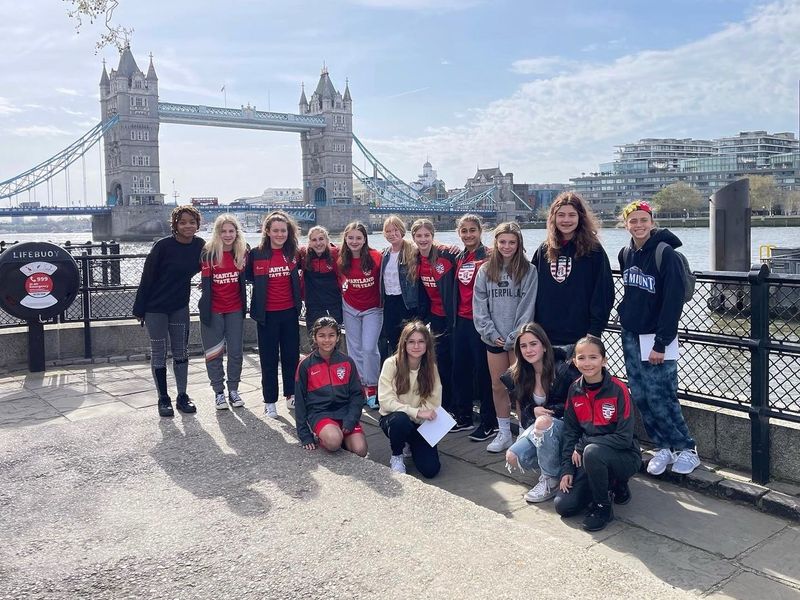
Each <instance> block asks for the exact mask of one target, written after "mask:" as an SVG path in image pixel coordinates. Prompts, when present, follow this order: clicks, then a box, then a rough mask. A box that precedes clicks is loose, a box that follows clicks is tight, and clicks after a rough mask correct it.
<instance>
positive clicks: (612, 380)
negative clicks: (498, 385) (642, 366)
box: [555, 336, 642, 531]
mask: <svg viewBox="0 0 800 600" xmlns="http://www.w3.org/2000/svg"><path fill="white" fill-rule="evenodd" d="M573 360H574V361H575V366H577V367H578V370H579V371H580V372H581V378H580V379H578V381H576V382H575V383H573V384H572V387H571V388H570V390H569V395H568V396H567V405H566V409H565V411H564V440H563V446H562V447H563V452H562V454H561V473H562V475H561V485H560V486H559V491H558V494H557V495H556V500H555V507H556V512H557V513H558V514H560V515H561V516H562V517H569V516H572V515H574V514H576V513H578V512H580V511H581V510H583V508H584V507H585V506H586V505H589V512H588V513H587V515H586V518H585V519H584V520H583V528H584V529H585V530H587V531H599V530H601V529H603V528H604V527H605V526H606V525H607V524H608V523H609V522H611V521H612V520H613V519H614V510H613V507H612V503H614V502H616V503H617V504H627V503H628V502H630V499H631V492H630V488H628V480H629V479H630V478H631V477H633V476H634V475H635V474H636V472H637V471H639V467H640V466H641V463H642V454H641V450H640V449H639V444H638V442H637V441H636V437H635V436H634V433H633V427H634V410H633V403H632V402H631V397H630V394H629V393H628V388H627V387H625V384H624V383H622V382H621V381H620V380H619V379H617V378H616V377H612V376H611V375H610V374H609V372H608V371H607V370H606V368H605V364H606V349H605V346H604V345H603V342H601V341H600V340H599V339H598V338H596V337H588V336H587V337H584V338H581V339H580V340H578V343H577V344H575V357H574V359H573Z"/></svg>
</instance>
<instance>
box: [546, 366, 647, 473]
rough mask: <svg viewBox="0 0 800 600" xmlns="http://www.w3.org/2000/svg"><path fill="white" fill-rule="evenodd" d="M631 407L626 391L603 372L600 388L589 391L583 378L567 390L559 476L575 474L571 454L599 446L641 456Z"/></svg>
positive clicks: (605, 370) (618, 382)
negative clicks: (587, 447) (591, 446)
mask: <svg viewBox="0 0 800 600" xmlns="http://www.w3.org/2000/svg"><path fill="white" fill-rule="evenodd" d="M634 417H635V415H634V408H633V402H631V395H630V393H629V392H628V388H627V387H626V386H625V384H624V383H622V381H620V380H619V379H617V378H616V377H612V376H611V375H610V374H609V372H608V370H607V369H603V381H602V383H601V384H600V387H599V388H598V389H595V390H590V389H588V388H587V387H586V384H585V382H584V380H583V377H581V378H580V379H578V381H576V382H575V383H573V384H572V386H571V387H570V388H569V394H568V396H567V404H566V407H565V409H564V434H563V435H564V437H563V439H562V446H561V448H562V454H561V475H562V476H563V475H574V474H575V465H573V464H572V452H573V450H577V451H578V452H579V453H581V454H583V449H584V448H586V446H588V445H589V444H599V445H601V446H606V447H608V448H613V449H614V450H617V451H619V452H623V453H626V452H632V453H634V454H636V455H641V450H640V448H639V443H638V441H637V440H636V436H635V435H634V429H633V428H634Z"/></svg>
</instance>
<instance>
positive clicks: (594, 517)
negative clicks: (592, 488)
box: [583, 496, 614, 531]
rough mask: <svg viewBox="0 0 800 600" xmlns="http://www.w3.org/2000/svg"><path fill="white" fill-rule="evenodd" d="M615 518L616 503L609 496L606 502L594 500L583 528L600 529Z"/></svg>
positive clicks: (584, 520)
mask: <svg viewBox="0 0 800 600" xmlns="http://www.w3.org/2000/svg"><path fill="white" fill-rule="evenodd" d="M613 520H614V505H613V503H612V501H611V497H610V496H609V498H608V500H606V501H605V502H592V503H591V504H590V505H589V513H588V514H587V515H586V517H585V518H584V519H583V528H584V529H585V530H586V531H600V530H601V529H605V526H606V525H608V524H609V523H611V521H613Z"/></svg>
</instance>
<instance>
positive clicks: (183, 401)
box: [175, 393, 197, 413]
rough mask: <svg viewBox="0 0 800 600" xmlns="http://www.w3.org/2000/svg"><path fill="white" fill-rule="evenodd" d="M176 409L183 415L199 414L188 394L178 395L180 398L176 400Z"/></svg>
mask: <svg viewBox="0 0 800 600" xmlns="http://www.w3.org/2000/svg"><path fill="white" fill-rule="evenodd" d="M175 408H177V409H178V410H179V411H181V412H183V413H195V412H197V407H196V406H195V405H194V402H192V399H191V398H189V395H188V394H186V393H183V394H178V397H177V398H175Z"/></svg>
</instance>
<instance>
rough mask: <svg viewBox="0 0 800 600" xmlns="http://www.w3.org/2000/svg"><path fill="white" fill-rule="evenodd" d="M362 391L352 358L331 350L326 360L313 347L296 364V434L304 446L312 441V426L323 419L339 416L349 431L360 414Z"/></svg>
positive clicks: (343, 426) (337, 417) (362, 399)
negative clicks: (310, 351)
mask: <svg viewBox="0 0 800 600" xmlns="http://www.w3.org/2000/svg"><path fill="white" fill-rule="evenodd" d="M363 405H364V390H363V388H362V387H361V379H360V378H359V377H358V370H357V369H356V363H355V362H353V359H352V358H350V357H349V356H347V355H346V354H344V353H342V352H340V351H339V350H334V351H333V354H331V358H330V360H327V361H326V360H325V359H324V358H322V357H321V356H320V354H319V351H317V350H314V352H312V353H311V354H309V355H308V356H306V357H305V358H304V359H303V360H302V361H301V362H300V364H299V365H297V374H296V375H295V387H294V411H295V412H294V414H295V421H296V423H297V437H299V438H300V443H301V444H303V445H306V444H313V443H314V434H313V433H312V432H313V430H314V427H315V426H316V424H317V423H319V421H321V420H322V419H325V418H328V419H339V420H341V421H342V428H343V429H348V430H350V431H352V430H353V428H354V427H355V426H356V424H357V423H358V420H359V418H360V417H361V407H362V406H363Z"/></svg>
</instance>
